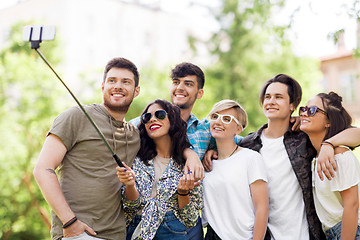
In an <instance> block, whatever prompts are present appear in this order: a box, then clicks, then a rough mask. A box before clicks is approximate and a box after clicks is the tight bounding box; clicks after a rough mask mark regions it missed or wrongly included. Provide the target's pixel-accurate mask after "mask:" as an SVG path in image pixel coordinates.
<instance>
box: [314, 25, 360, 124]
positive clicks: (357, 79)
mask: <svg viewBox="0 0 360 240" xmlns="http://www.w3.org/2000/svg"><path fill="white" fill-rule="evenodd" d="M359 27H360V25H359V26H358V31H359V30H360V28H359ZM358 33H360V32H358ZM320 60H321V66H320V68H321V71H322V73H323V76H324V78H323V86H324V91H325V92H329V91H334V92H337V93H338V94H340V95H341V96H342V97H343V103H344V106H345V108H346V109H347V110H348V111H349V113H350V114H351V116H352V117H353V120H354V122H355V123H356V124H357V126H359V124H360V58H359V57H356V56H355V55H354V51H353V50H349V49H347V48H346V46H345V42H344V33H342V34H341V35H340V37H339V40H338V49H337V52H336V53H334V54H332V55H329V56H324V57H322V58H321V59H320Z"/></svg>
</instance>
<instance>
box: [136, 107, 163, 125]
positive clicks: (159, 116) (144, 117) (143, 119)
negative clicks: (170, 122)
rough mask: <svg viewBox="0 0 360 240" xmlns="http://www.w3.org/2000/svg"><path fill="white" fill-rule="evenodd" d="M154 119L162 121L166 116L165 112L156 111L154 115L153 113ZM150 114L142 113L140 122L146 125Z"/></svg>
mask: <svg viewBox="0 0 360 240" xmlns="http://www.w3.org/2000/svg"><path fill="white" fill-rule="evenodd" d="M154 115H155V117H156V118H157V119H158V120H164V119H165V118H166V116H167V112H166V111H165V110H157V111H156V112H155V113H154ZM152 116H153V115H152V113H144V114H143V115H142V116H141V122H142V123H143V124H147V123H148V122H149V121H150V119H151V118H152Z"/></svg>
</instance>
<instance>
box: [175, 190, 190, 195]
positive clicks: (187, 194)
mask: <svg viewBox="0 0 360 240" xmlns="http://www.w3.org/2000/svg"><path fill="white" fill-rule="evenodd" d="M176 193H177V194H178V195H180V196H187V195H189V193H190V191H188V192H187V193H185V194H183V193H179V191H178V190H176Z"/></svg>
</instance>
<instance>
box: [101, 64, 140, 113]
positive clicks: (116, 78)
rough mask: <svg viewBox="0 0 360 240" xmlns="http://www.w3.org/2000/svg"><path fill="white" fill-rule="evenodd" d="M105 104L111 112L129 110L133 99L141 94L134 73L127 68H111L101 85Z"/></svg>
mask: <svg viewBox="0 0 360 240" xmlns="http://www.w3.org/2000/svg"><path fill="white" fill-rule="evenodd" d="M101 90H102V92H103V103H104V106H105V107H106V108H107V109H108V111H110V112H125V113H126V112H127V110H128V109H129V106H130V104H131V103H132V101H133V99H134V98H135V97H136V96H137V95H138V94H139V92H140V87H139V86H137V87H135V80H134V74H133V73H132V72H131V71H129V70H127V69H125V68H111V69H110V70H109V71H108V73H107V74H106V78H105V80H104V82H103V83H102V85H101Z"/></svg>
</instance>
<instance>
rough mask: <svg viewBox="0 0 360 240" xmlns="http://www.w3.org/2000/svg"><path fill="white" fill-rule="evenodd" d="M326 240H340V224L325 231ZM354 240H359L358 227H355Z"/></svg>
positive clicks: (359, 228)
mask: <svg viewBox="0 0 360 240" xmlns="http://www.w3.org/2000/svg"><path fill="white" fill-rule="evenodd" d="M325 236H326V239H327V240H340V239H341V222H339V223H337V224H336V225H335V226H333V227H332V228H330V229H329V230H326V231H325ZM355 240H360V226H358V227H357V231H356V235H355Z"/></svg>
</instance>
